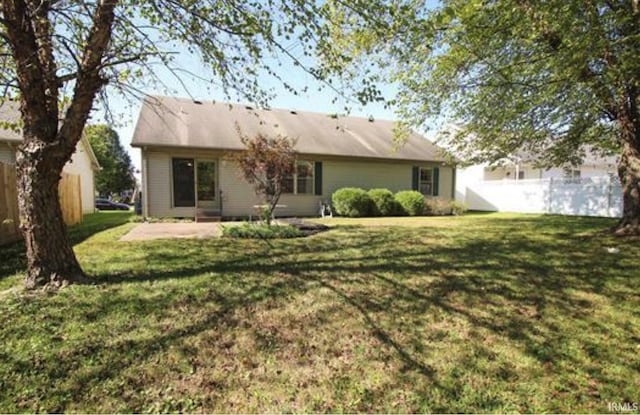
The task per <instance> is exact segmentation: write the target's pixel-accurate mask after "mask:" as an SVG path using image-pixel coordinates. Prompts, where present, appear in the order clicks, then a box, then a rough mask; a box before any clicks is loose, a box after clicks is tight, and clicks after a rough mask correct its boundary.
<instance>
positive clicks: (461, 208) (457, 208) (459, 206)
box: [449, 200, 467, 216]
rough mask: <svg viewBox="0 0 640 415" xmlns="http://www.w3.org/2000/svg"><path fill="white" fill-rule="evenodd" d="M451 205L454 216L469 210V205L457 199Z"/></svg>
mask: <svg viewBox="0 0 640 415" xmlns="http://www.w3.org/2000/svg"><path fill="white" fill-rule="evenodd" d="M449 207H450V208H451V214H452V215H454V216H460V215H462V214H463V213H464V212H466V211H467V207H466V206H465V205H464V204H463V203H460V202H456V201H455V200H452V201H451V202H450V203H449Z"/></svg>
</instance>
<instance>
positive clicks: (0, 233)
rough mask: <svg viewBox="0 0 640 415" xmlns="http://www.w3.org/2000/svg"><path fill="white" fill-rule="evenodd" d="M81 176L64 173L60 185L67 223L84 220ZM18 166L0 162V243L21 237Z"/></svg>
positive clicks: (63, 213) (61, 203)
mask: <svg viewBox="0 0 640 415" xmlns="http://www.w3.org/2000/svg"><path fill="white" fill-rule="evenodd" d="M80 190H81V189H80V176H78V175H73V174H66V173H63V174H62V179H61V180H60V184H59V187H58V191H59V193H60V196H59V197H60V207H61V208H62V216H63V218H64V222H65V223H66V224H67V225H75V224H77V223H80V222H82V196H81V192H80ZM19 224H20V217H19V215H18V192H17V188H16V168H15V166H14V165H12V164H4V163H0V245H3V244H6V243H9V242H14V241H16V240H18V239H20V230H19V228H18V225H19Z"/></svg>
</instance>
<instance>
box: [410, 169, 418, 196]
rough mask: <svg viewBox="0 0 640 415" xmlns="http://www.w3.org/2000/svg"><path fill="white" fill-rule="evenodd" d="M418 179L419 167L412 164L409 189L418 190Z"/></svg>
mask: <svg viewBox="0 0 640 415" xmlns="http://www.w3.org/2000/svg"><path fill="white" fill-rule="evenodd" d="M418 180H420V167H418V166H413V172H412V174H411V189H412V190H418Z"/></svg>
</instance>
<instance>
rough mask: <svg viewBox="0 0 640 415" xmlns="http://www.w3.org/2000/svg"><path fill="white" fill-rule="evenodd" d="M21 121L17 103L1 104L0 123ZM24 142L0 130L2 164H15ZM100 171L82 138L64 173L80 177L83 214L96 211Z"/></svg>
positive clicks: (13, 133)
mask: <svg viewBox="0 0 640 415" xmlns="http://www.w3.org/2000/svg"><path fill="white" fill-rule="evenodd" d="M19 119H20V113H19V111H18V106H17V104H16V103H15V102H11V101H5V102H3V103H2V104H0V121H2V122H8V123H15V122H17V121H18V120H19ZM21 142H22V135H21V134H20V133H19V132H17V131H14V130H12V129H0V163H5V164H15V161H16V148H17V147H18V146H19V145H20V143H21ZM99 169H100V164H99V163H98V160H97V159H96V156H95V154H94V153H93V150H92V149H91V145H90V144H89V141H87V140H86V139H85V138H82V140H80V142H78V145H77V146H76V152H75V153H74V154H73V156H72V157H71V160H69V162H67V164H66V165H65V166H64V168H63V170H62V171H63V172H64V173H67V174H74V175H78V176H80V193H81V198H82V212H83V213H84V214H87V213H93V212H94V211H95V172H96V171H98V170H99Z"/></svg>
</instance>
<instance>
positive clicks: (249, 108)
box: [244, 105, 253, 111]
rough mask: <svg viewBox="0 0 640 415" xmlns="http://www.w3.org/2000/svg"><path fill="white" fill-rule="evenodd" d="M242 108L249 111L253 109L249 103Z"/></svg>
mask: <svg viewBox="0 0 640 415" xmlns="http://www.w3.org/2000/svg"><path fill="white" fill-rule="evenodd" d="M244 108H245V109H247V110H249V111H251V110H252V109H253V107H252V106H250V105H245V107H244Z"/></svg>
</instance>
